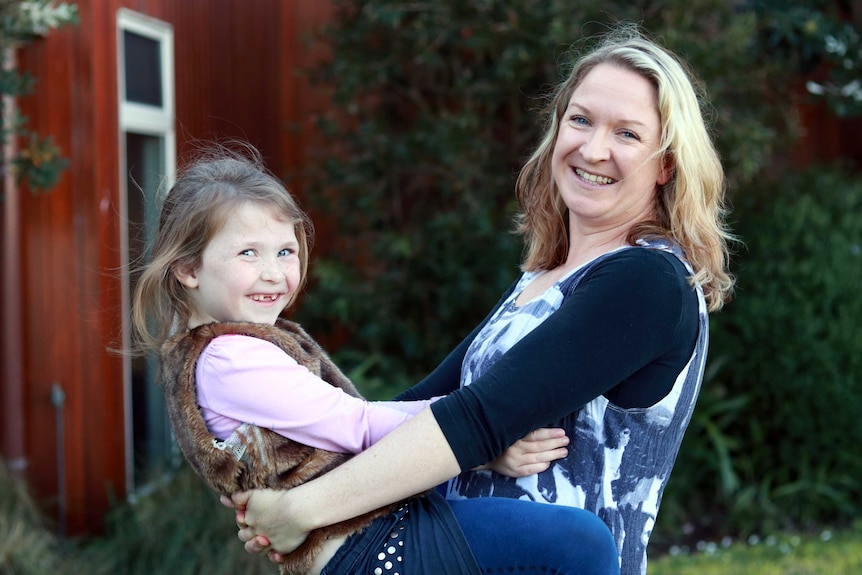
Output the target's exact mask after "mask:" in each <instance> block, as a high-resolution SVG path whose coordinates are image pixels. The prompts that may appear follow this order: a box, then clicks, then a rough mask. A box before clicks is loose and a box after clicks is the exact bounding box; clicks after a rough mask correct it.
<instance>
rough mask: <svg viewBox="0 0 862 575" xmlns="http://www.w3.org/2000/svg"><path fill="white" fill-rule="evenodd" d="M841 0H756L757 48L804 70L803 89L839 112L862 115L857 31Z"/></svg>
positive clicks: (861, 65) (861, 46)
mask: <svg viewBox="0 0 862 575" xmlns="http://www.w3.org/2000/svg"><path fill="white" fill-rule="evenodd" d="M844 4H845V3H844V2H841V1H840V0H819V1H815V2H812V0H791V1H789V2H788V0H757V1H756V2H754V3H753V5H754V9H755V11H756V12H757V13H758V14H759V15H760V17H761V18H760V20H761V24H760V30H761V33H760V44H761V49H762V50H763V51H764V52H765V53H768V54H771V55H772V56H773V57H776V56H777V57H780V58H782V59H784V60H785V61H787V62H789V63H790V64H792V65H794V66H796V67H797V69H798V70H799V71H800V72H802V73H803V74H805V75H809V76H810V75H814V78H812V79H809V80H808V82H807V83H806V89H807V90H808V92H809V93H810V94H813V95H814V96H816V97H822V98H824V99H825V100H826V102H827V104H828V105H829V107H830V108H831V109H832V110H833V111H834V112H835V113H836V114H838V115H839V116H859V115H862V35H860V34H859V30H857V28H856V27H855V26H854V25H853V23H852V22H849V21H847V20H846V19H845V18H844V15H843V11H844Z"/></svg>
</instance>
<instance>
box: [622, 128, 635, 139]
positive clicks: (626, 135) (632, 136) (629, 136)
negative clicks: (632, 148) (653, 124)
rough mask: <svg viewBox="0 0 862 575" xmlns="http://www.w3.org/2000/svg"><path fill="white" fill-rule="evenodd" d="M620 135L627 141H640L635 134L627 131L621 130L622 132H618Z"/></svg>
mask: <svg viewBox="0 0 862 575" xmlns="http://www.w3.org/2000/svg"><path fill="white" fill-rule="evenodd" d="M620 135H622V137H623V138H627V139H631V140H640V138H639V137H638V135H637V134H635V133H634V132H631V131H629V130H623V131H622V132H620Z"/></svg>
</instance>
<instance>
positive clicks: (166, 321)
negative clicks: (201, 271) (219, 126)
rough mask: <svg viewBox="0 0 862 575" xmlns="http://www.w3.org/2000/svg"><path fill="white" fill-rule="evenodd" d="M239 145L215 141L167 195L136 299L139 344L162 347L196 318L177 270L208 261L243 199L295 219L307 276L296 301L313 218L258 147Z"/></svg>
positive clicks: (135, 330)
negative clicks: (269, 167)
mask: <svg viewBox="0 0 862 575" xmlns="http://www.w3.org/2000/svg"><path fill="white" fill-rule="evenodd" d="M235 148H236V146H233V147H231V148H227V147H223V146H214V147H212V148H210V149H207V150H203V151H201V152H200V153H199V155H198V157H197V158H196V160H195V161H194V162H192V163H191V164H189V165H188V166H187V167H185V168H184V169H183V170H182V171H181V172H180V174H179V176H178V178H177V181H176V183H175V184H174V185H173V187H172V188H171V189H170V191H169V192H168V193H167V194H166V195H165V196H164V198H163V199H162V202H161V212H160V217H159V227H158V231H157V232H156V237H155V242H154V244H153V246H152V255H151V256H150V261H149V263H147V264H146V265H145V266H144V267H143V269H142V270H141V273H140V278H139V279H138V282H137V285H136V287H135V293H134V296H133V299H132V328H133V333H134V334H135V344H133V351H138V352H142V351H147V350H158V348H159V347H160V346H161V344H162V343H163V342H164V340H165V339H166V338H167V337H168V336H169V335H170V333H171V331H172V330H173V329H174V328H175V326H185V325H186V324H187V323H188V319H189V314H190V312H191V310H190V307H189V299H188V295H187V293H186V290H185V288H184V287H183V286H182V285H181V284H180V283H179V281H178V280H177V279H176V278H175V277H174V270H175V269H176V268H177V267H178V266H180V267H191V268H196V267H198V266H200V263H201V257H202V254H203V251H204V248H206V246H207V244H208V243H209V241H210V239H211V238H212V237H213V235H215V234H216V233H217V232H218V231H219V230H220V229H221V227H222V226H223V225H224V224H225V222H226V221H227V220H228V218H230V214H231V212H232V211H233V210H234V209H235V208H236V207H237V206H239V205H240V204H244V203H255V204H260V205H265V206H268V207H271V208H272V209H273V210H274V211H275V213H277V214H279V215H280V216H281V217H283V218H285V220H286V221H290V222H292V223H293V224H294V226H295V231H296V239H297V240H298V241H299V261H300V270H301V281H300V284H299V286H298V287H297V290H296V291H295V292H294V294H293V295H292V297H291V300H290V302H289V303H288V307H289V306H290V304H291V303H293V301H295V299H296V297H297V295H298V293H299V291H300V290H301V289H302V286H303V285H304V283H305V280H306V272H307V271H308V253H309V250H310V244H311V242H312V238H313V228H312V225H311V220H310V219H309V218H308V216H307V215H306V214H305V212H303V210H302V209H301V208H300V207H299V204H298V203H297V202H296V200H295V199H294V198H293V196H292V195H291V194H290V192H288V191H287V189H286V188H285V187H284V185H282V183H281V182H280V181H279V180H278V179H277V178H276V177H275V176H273V175H272V174H271V173H270V172H269V171H268V170H267V169H266V168H265V167H264V165H263V162H262V161H261V158H260V154H259V153H258V152H257V150H255V149H254V148H253V147H252V146H250V145H242V146H240V149H239V151H237V150H236V149H235ZM285 309H286V308H285Z"/></svg>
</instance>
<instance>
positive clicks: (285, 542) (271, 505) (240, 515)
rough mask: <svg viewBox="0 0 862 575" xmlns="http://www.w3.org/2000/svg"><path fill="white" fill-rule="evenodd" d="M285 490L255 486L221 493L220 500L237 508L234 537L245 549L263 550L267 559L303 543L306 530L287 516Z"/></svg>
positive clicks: (278, 558)
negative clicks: (242, 490)
mask: <svg viewBox="0 0 862 575" xmlns="http://www.w3.org/2000/svg"><path fill="white" fill-rule="evenodd" d="M286 493H287V492H286V491H275V490H272V489H255V490H252V491H245V492H241V493H234V494H233V495H231V497H230V498H227V497H222V498H221V503H222V505H224V506H226V507H230V508H232V509H234V510H235V511H236V525H237V528H238V529H239V531H238V533H237V537H238V538H239V540H240V541H242V542H243V543H244V544H245V550H246V552H247V553H266V554H267V555H268V556H269V559H270V561H272V562H274V563H281V562H282V555H283V554H287V553H290V552H291V551H294V550H295V549H296V548H297V547H299V546H300V545H302V543H303V541H305V539H306V537H307V536H308V531H307V530H305V529H304V528H303V526H302V525H301V523H300V522H299V521H295V520H294V519H293V518H292V517H291V516H290V505H289V501H288V498H287V497H286Z"/></svg>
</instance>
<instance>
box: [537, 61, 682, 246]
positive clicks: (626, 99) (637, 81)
mask: <svg viewBox="0 0 862 575" xmlns="http://www.w3.org/2000/svg"><path fill="white" fill-rule="evenodd" d="M660 141H661V119H660V117H659V112H658V105H657V99H656V91H655V88H654V87H653V85H652V83H650V81H649V80H647V79H646V78H644V77H643V76H641V75H640V74H638V73H636V72H633V71H631V70H628V69H626V68H622V67H619V66H616V65H613V64H599V65H598V66H596V67H595V68H593V69H592V70H591V71H590V72H588V73H587V75H586V76H585V77H584V78H583V80H582V81H581V83H580V84H579V85H578V87H577V88H576V89H575V91H574V92H573V93H572V97H571V98H570V100H569V105H568V109H567V110H566V113H565V116H564V118H563V119H562V121H561V122H560V128H559V132H558V134H557V140H556V143H555V146H554V153H553V157H552V160H551V162H552V170H553V177H554V182H555V184H556V187H557V190H558V191H559V193H560V194H561V196H562V198H563V200H564V202H565V204H566V206H567V207H568V209H569V222H570V225H571V226H577V227H578V228H579V229H581V230H582V231H584V232H586V233H589V232H592V231H601V230H607V229H615V228H616V229H621V230H627V229H628V228H630V227H631V225H633V224H635V223H638V222H640V221H643V220H645V219H649V218H651V217H652V215H653V211H654V203H655V194H656V190H657V187H658V186H659V185H661V184H664V183H666V182H667V181H668V179H669V174H670V170H669V167H668V166H666V165H665V162H664V161H663V159H662V155H660V154H657V152H658V150H659V144H660Z"/></svg>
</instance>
